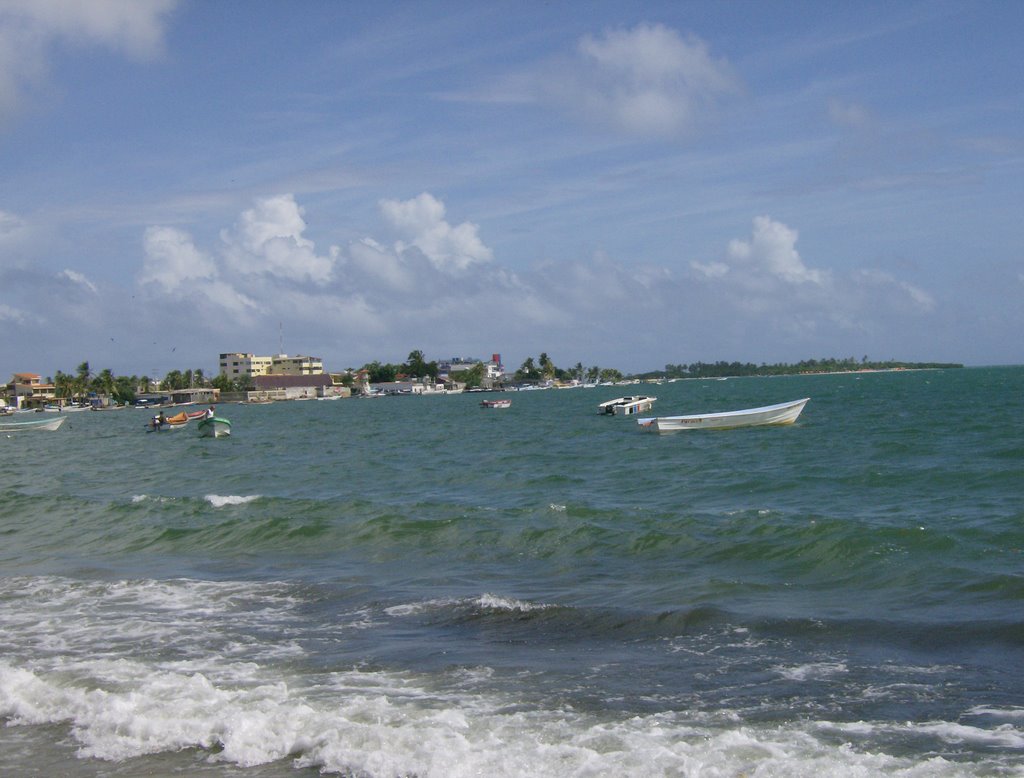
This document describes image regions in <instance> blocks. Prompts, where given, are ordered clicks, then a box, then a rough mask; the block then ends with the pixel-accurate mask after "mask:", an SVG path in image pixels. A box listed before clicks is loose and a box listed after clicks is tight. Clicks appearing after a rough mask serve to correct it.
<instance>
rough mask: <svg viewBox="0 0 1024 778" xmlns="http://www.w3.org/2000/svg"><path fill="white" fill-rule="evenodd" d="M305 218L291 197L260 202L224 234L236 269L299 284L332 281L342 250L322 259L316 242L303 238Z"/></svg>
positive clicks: (228, 254) (287, 195)
mask: <svg viewBox="0 0 1024 778" xmlns="http://www.w3.org/2000/svg"><path fill="white" fill-rule="evenodd" d="M303 216H304V213H303V209H302V208H301V207H299V205H298V203H296V202H295V197H294V196H293V195H291V194H285V195H279V196H277V197H268V198H266V199H262V200H258V201H257V203H256V205H255V207H253V208H250V209H249V210H247V211H245V212H244V213H242V215H241V217H240V218H239V220H238V222H237V223H236V225H235V227H234V229H232V230H224V231H223V232H221V239H222V240H223V242H224V246H225V254H226V256H227V257H228V259H229V261H230V262H231V264H232V266H233V267H234V269H236V270H238V271H240V272H242V273H251V274H268V275H272V276H276V277H278V278H282V279H292V280H295V281H299V282H302V281H312V282H314V283H317V284H325V283H327V282H328V281H330V279H331V275H332V273H333V270H334V262H335V260H336V259H337V256H338V249H337V248H336V247H331V249H330V250H329V252H328V255H327V256H320V255H318V254H317V253H316V247H315V246H314V244H313V242H312V241H311V240H309V239H307V238H305V237H303V232H305V230H306V222H305V219H304V218H303Z"/></svg>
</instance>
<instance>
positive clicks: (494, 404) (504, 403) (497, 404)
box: [480, 399, 512, 408]
mask: <svg viewBox="0 0 1024 778" xmlns="http://www.w3.org/2000/svg"><path fill="white" fill-rule="evenodd" d="M480 407H481V408H511V407H512V401H511V400H509V399H504V400H483V401H482V402H481V403H480Z"/></svg>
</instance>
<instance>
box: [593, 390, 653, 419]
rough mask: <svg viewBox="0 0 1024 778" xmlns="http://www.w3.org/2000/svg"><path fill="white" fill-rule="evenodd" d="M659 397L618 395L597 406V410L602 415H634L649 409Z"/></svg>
mask: <svg viewBox="0 0 1024 778" xmlns="http://www.w3.org/2000/svg"><path fill="white" fill-rule="evenodd" d="M657 399H658V398H657V397H647V396H646V395H636V396H632V397H616V398H615V399H614V400H608V401H606V402H603V403H601V404H600V405H598V406H597V412H598V413H600V414H601V415H602V416H633V415H634V414H637V413H643V412H644V411H649V410H650V409H651V406H652V405H654V401H655V400H657Z"/></svg>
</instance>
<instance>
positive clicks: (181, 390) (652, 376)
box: [0, 350, 963, 412]
mask: <svg viewBox="0 0 1024 778" xmlns="http://www.w3.org/2000/svg"><path fill="white" fill-rule="evenodd" d="M960 367H963V365H962V364H958V363H938V362H897V361H886V362H878V361H873V360H869V359H868V358H867V357H866V356H865V357H863V358H861V359H860V360H857V359H854V358H845V359H834V358H830V359H811V360H805V361H801V362H798V363H796V364H773V365H768V364H761V365H755V364H751V363H740V362H714V363H705V362H695V363H692V364H689V365H686V364H677V365H673V364H667V365H665V368H664V369H663V370H655V371H650V372H646V373H640V374H632V375H624V374H623V373H621V372H620V371H618V370H616V369H613V368H600V367H597V366H592V367H585V366H584V365H583V364H582V363H580V362H577V363H576V365H574V366H573V367H570V368H560V367H557V366H556V365H555V364H554V363H553V362H552V360H551V359H550V358H549V357H548V355H547V354H546V353H543V352H542V353H541V354H540V355H539V357H538V358H537V359H534V358H533V357H527V359H526V360H524V361H523V363H522V364H521V365H520V366H519V368H518V369H516V370H514V371H512V372H511V373H510V372H507V371H506V369H505V366H504V365H503V364H502V361H501V355H500V354H497V353H495V354H492V355H491V357H490V359H487V360H485V359H475V358H474V359H466V358H459V357H452V358H449V359H443V360H431V361H428V360H427V358H426V357H425V356H424V354H423V352H422V351H418V350H416V351H412V352H410V353H409V356H408V358H407V359H406V361H405V362H403V363H401V364H392V363H381V362H378V361H374V362H371V363H368V364H366V365H363V367H361V368H359V369H351V368H350V369H347V370H344V371H341V372H332V371H328V370H325V369H324V365H323V360H321V359H320V358H319V357H312V356H288V355H287V354H277V355H273V356H258V355H256V354H252V353H245V352H225V353H222V354H220V355H219V359H218V372H217V374H216V375H215V376H213V377H208V376H207V375H206V374H205V372H204V371H203V370H201V369H187V370H184V371H181V370H172V371H171V372H169V373H167V375H165V376H164V377H163V378H155V377H152V376H115V375H114V374H113V373H112V372H111V371H110V370H109V369H103V370H100V371H99V372H93V370H92V369H91V366H90V365H89V363H88V362H82V363H81V364H80V365H78V367H77V369H76V370H75V372H73V373H65V372H63V371H60V370H58V371H57V372H56V374H55V375H53V376H52V377H46V378H44V377H43V376H41V375H39V374H36V373H30V372H25V373H15V374H14V375H13V376H12V377H11V380H10V382H8V383H7V384H6V386H3V387H2V388H0V411H3V412H13V411H17V410H61V409H63V408H67V407H72V406H73V407H74V408H82V407H90V408H94V409H96V410H103V409H108V408H116V407H123V406H125V405H153V406H158V405H177V404H185V403H214V402H252V403H263V402H273V401H277V400H301V399H314V398H316V399H340V398H343V397H353V396H361V397H379V396H389V395H422V394H450V393H461V392H470V391H506V390H514V389H524V388H531V389H541V388H573V387H583V386H593V385H600V384H622V383H640V382H658V381H671V380H682V379H700V378H729V377H740V376H759V375H760V376H769V375H800V374H813V373H840V372H857V371H878V370H913V369H917V370H921V369H940V368H960Z"/></svg>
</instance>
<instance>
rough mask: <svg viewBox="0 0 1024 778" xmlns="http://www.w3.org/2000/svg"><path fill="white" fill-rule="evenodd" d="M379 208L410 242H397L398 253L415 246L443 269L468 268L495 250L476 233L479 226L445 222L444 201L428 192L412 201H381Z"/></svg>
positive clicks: (485, 258)
mask: <svg viewBox="0 0 1024 778" xmlns="http://www.w3.org/2000/svg"><path fill="white" fill-rule="evenodd" d="M380 210H381V213H382V214H383V215H384V217H385V218H386V219H387V220H388V222H389V223H390V224H391V226H392V227H394V228H395V229H396V230H398V231H399V232H400V233H401V234H403V235H404V236H405V237H406V238H407V239H408V241H409V242H408V243H405V242H404V241H399V242H398V243H396V244H395V248H396V249H397V250H398V252H399V253H402V252H404V251H406V250H407V249H408V248H409V247H410V246H415V247H416V248H418V249H419V250H420V251H422V252H423V254H424V255H425V256H426V257H427V258H428V259H429V260H430V261H431V262H433V263H434V265H435V266H436V267H437V268H439V269H442V270H448V269H455V270H465V269H466V268H467V267H469V266H470V265H473V264H477V263H482V262H490V261H491V258H492V256H493V255H492V252H491V250H490V249H489V248H488V247H487V246H485V245H484V243H483V241H482V240H480V237H479V235H477V230H478V229H479V228H478V227H477V225H475V224H471V223H469V222H463V223H462V224H459V225H457V226H455V227H452V226H451V225H450V224H449V223H448V222H447V221H445V218H444V216H445V206H444V203H442V202H441V201H440V200H438V199H437V198H436V197H434V196H433V195H431V194H430V193H428V192H423V193H422V194H420V195H418V196H417V197H414V198H412V199H411V200H381V202H380Z"/></svg>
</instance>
